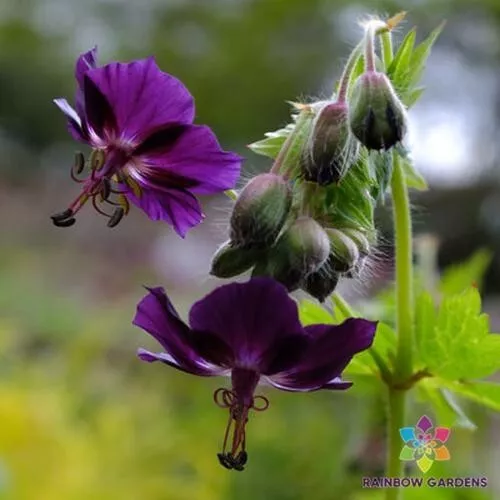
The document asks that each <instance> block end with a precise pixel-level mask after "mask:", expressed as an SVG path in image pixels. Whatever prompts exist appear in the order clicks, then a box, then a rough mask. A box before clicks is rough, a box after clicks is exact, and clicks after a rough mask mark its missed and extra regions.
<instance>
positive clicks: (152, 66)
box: [52, 48, 242, 236]
mask: <svg viewBox="0 0 500 500" xmlns="http://www.w3.org/2000/svg"><path fill="white" fill-rule="evenodd" d="M96 56H97V48H94V49H92V50H90V51H89V52H86V53H85V54H82V55H81V56H80V57H79V58H78V60H77V63H76V72H75V76H76V80H77V83H78V89H77V93H76V110H75V109H73V108H72V107H71V106H70V105H69V104H68V102H67V101H66V99H55V101H54V102H55V103H56V104H57V106H58V107H59V109H60V110H61V111H62V112H63V113H64V114H65V115H66V117H67V118H68V128H69V132H70V133H71V135H72V136H73V137H74V138H75V139H76V140H78V141H80V142H83V143H85V144H88V145H90V146H91V147H92V149H93V150H92V154H91V155H90V158H89V161H88V163H87V167H88V170H89V175H88V177H87V178H86V179H84V180H80V179H77V178H76V175H75V174H81V173H82V172H83V170H84V168H85V166H86V164H85V159H84V157H83V155H82V154H81V153H77V155H76V161H75V166H74V167H73V170H72V177H73V178H74V179H75V180H77V181H78V182H81V183H82V185H83V189H82V192H81V194H80V195H79V196H78V197H77V198H76V200H75V201H74V202H73V203H72V204H71V205H70V206H69V208H68V209H67V210H65V211H64V212H62V213H60V214H57V215H54V216H53V217H52V219H53V221H54V224H56V225H57V226H70V225H72V224H74V222H75V219H74V216H75V214H76V213H77V212H78V211H79V210H80V208H81V207H82V206H83V205H84V204H85V202H86V201H87V200H89V199H90V200H92V203H93V205H94V207H95V208H96V210H97V211H98V212H100V213H102V214H104V215H107V216H108V217H110V220H109V223H108V225H110V226H111V227H113V226H115V225H116V224H117V223H118V222H119V221H120V219H121V218H122V217H123V215H125V214H127V212H128V210H129V201H131V202H132V203H135V204H136V205H138V206H139V207H140V208H142V209H143V210H144V211H145V212H146V214H147V215H148V216H149V217H150V218H151V219H153V220H164V221H166V222H168V223H169V224H171V225H172V226H173V227H174V229H175V230H176V231H177V233H178V234H179V235H181V236H184V235H185V234H186V232H187V230H188V229H190V228H191V227H193V226H195V225H197V224H198V223H200V222H201V220H202V219H203V214H202V211H201V208H200V205H199V203H198V200H197V199H196V197H195V196H194V195H195V194H212V193H218V192H221V191H224V190H226V189H230V188H232V187H234V185H235V183H236V181H237V179H238V176H239V172H240V166H241V161H242V159H241V158H240V157H239V156H238V155H236V154H233V153H229V152H225V151H223V150H222V149H221V148H220V146H219V143H218V142H217V139H216V137H215V135H214V134H213V133H212V131H211V130H210V129H209V128H208V127H206V126H200V125H193V119H194V114H195V113H194V102H193V97H192V96H191V94H190V93H189V92H188V90H187V89H186V87H184V85H183V84H182V83H181V82H180V81H179V80H177V79H176V78H174V77H173V76H171V75H169V74H167V73H164V72H163V71H161V70H160V69H159V68H158V66H157V64H156V62H155V60H154V58H153V57H150V58H147V59H141V60H138V61H133V62H131V63H118V62H112V63H110V64H107V65H106V66H102V67H97V64H96ZM103 203H107V204H108V205H110V206H111V207H112V208H113V212H112V213H111V214H109V213H106V211H104V210H103V209H102V204H103ZM99 205H101V206H99Z"/></svg>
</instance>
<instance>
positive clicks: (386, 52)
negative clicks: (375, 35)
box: [380, 31, 393, 71]
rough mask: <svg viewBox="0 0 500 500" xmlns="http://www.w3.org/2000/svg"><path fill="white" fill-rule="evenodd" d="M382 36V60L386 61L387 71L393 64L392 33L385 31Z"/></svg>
mask: <svg viewBox="0 0 500 500" xmlns="http://www.w3.org/2000/svg"><path fill="white" fill-rule="evenodd" d="M380 38H381V40H382V61H383V63H384V68H385V69H386V71H387V68H388V67H389V66H390V65H391V62H392V59H393V56H392V35H391V32H390V31H384V32H383V33H382V34H381V35H380Z"/></svg>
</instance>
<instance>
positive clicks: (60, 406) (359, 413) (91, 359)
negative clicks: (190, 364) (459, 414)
mask: <svg viewBox="0 0 500 500" xmlns="http://www.w3.org/2000/svg"><path fill="white" fill-rule="evenodd" d="M40 258H42V257H41V256H40V255H39V254H35V255H32V254H30V253H29V252H24V253H19V252H16V251H9V252H7V251H5V252H4V253H3V255H2V259H1V260H0V308H1V310H2V311H8V312H7V314H5V315H2V318H1V319H0V424H1V425H0V499H1V500H88V499H97V500H99V499H103V500H104V499H106V500H113V499H117V500H118V499H119V500H140V499H143V498H147V499H151V500H193V499H196V500H215V499H238V500H247V499H248V500H250V499H255V498H259V499H260V498H263V499H272V500H295V499H297V500H298V499H303V498H304V499H305V498H314V499H317V500H331V499H336V498H338V499H349V498H352V499H361V498H362V499H374V500H376V499H377V498H379V496H378V495H379V493H377V492H376V491H360V484H361V476H363V475H377V474H380V473H381V470H380V466H381V465H382V463H381V462H380V456H383V451H382V450H381V449H380V445H378V450H377V446H375V447H372V448H367V443H369V442H373V443H377V442H378V443H381V442H382V440H383V425H381V424H383V422H382V420H381V416H382V402H381V401H380V394H379V392H378V389H377V387H376V386H372V385H365V384H361V383H359V384H357V385H355V387H354V388H353V389H351V390H350V391H348V392H346V393H340V394H338V393H328V392H319V393H314V394H289V393H280V392H279V391H275V390H272V389H269V388H262V391H263V392H264V393H265V394H266V395H267V397H269V399H270V401H271V406H270V408H269V409H268V410H267V411H266V412H263V413H260V414H253V415H251V420H250V422H249V426H248V450H249V455H250V457H249V463H248V467H247V469H246V470H245V472H243V473H236V472H232V471H227V470H225V469H223V468H222V467H221V466H220V465H219V464H218V461H217V458H216V453H217V452H218V451H219V447H220V445H221V441H222V437H223V432H224V427H225V424H226V420H227V415H226V413H225V411H224V410H222V409H220V408H218V407H217V406H216V405H215V404H214V403H213V401H212V394H213V391H214V389H216V388H217V387H219V386H221V385H224V384H227V382H228V381H227V380H225V379H205V378H196V377H192V376H189V375H186V374H183V373H179V372H176V371H175V370H173V369H170V368H167V367H165V366H163V365H159V364H155V365H149V364H146V363H141V362H140V361H139V360H137V359H136V357H135V349H136V347H137V346H139V345H143V346H146V347H148V348H156V346H155V344H154V342H153V341H152V340H151V339H149V338H148V336H147V335H146V334H145V333H144V332H142V331H140V330H138V329H136V328H134V327H132V326H131V323H130V321H131V318H132V316H133V312H134V308H135V303H136V301H137V299H138V298H139V297H140V296H141V294H142V293H143V291H142V290H141V289H140V288H138V289H137V293H136V294H135V295H134V296H133V297H132V296H131V297H128V296H126V297H125V298H121V299H119V300H115V301H106V302H101V301H92V300H88V298H87V299H84V298H81V300H75V299H76V298H75V297H71V294H65V295H64V296H62V295H61V294H60V292H58V291H57V289H56V287H54V285H53V284H52V283H51V281H50V280H49V279H48V278H49V276H50V275H51V267H50V266H48V267H47V269H45V270H43V268H39V272H37V273H34V272H32V270H33V267H34V263H35V262H37V261H38V259H40ZM44 258H47V262H49V258H48V257H47V256H46V257H44ZM131 289H132V290H133V289H134V287H133V286H131ZM71 299H73V300H71ZM174 299H175V291H174ZM185 305H187V304H185ZM484 428H485V429H486V428H487V426H486V427H484ZM464 436H465V437H464V438H460V437H459V435H458V433H457V436H456V437H454V439H455V441H454V442H453V441H452V442H451V443H450V449H451V452H452V456H453V459H454V461H453V464H452V469H451V473H453V474H460V472H461V473H462V474H463V475H464V474H469V475H470V474H471V473H472V472H471V471H473V470H474V468H473V466H472V465H471V463H472V462H474V461H476V462H477V457H478V455H480V454H481V450H482V449H484V448H483V447H482V446H483V445H481V443H482V442H483V441H484V440H485V439H484V436H483V437H481V434H475V435H473V436H472V435H471V434H470V433H465V434H464ZM461 449H462V450H463V453H461V452H460V450H461ZM379 455H380V456H379ZM378 456H379V457H378ZM377 457H378V458H377ZM483 461H486V462H487V460H483ZM478 463H479V464H480V462H478ZM354 464H357V466H355V467H354V466H353V465H354ZM476 466H477V464H476ZM453 467H454V468H453ZM480 467H481V465H479V470H480V471H481V472H482V473H486V472H487V471H486V469H481V468H480ZM444 472H447V473H448V474H449V473H450V470H445V471H444ZM417 493H419V492H417ZM420 493H421V492H420ZM431 493H432V492H429V494H428V497H429V498H434V497H431V496H430V495H431ZM358 494H360V495H362V496H358ZM440 495H441V496H436V497H435V498H448V497H445V496H442V494H441V493H440ZM409 498H413V496H412V497H409ZM415 498H419V497H418V496H417V497H415ZM449 498H459V497H449ZM460 498H464V499H476V498H492V497H488V496H487V495H486V496H483V494H482V493H481V492H466V496H463V497H460Z"/></svg>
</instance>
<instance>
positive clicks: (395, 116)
mask: <svg viewBox="0 0 500 500" xmlns="http://www.w3.org/2000/svg"><path fill="white" fill-rule="evenodd" d="M349 122H350V126H351V130H352V132H353V134H354V135H355V136H356V137H357V138H358V139H359V140H360V141H361V142H362V143H363V144H364V145H365V146H366V147H367V148H368V149H375V150H380V149H386V150H387V149H390V148H391V147H392V146H394V145H395V144H396V143H398V142H400V141H401V140H402V139H403V136H404V135H405V132H406V111H405V108H404V106H403V104H402V103H401V101H400V100H399V98H398V96H397V95H396V92H395V91H394V88H393V86H392V84H391V82H390V80H389V78H387V76H386V75H385V74H384V73H379V72H375V71H367V72H366V73H364V74H362V75H361V76H360V77H359V78H358V79H357V80H356V83H355V84H354V87H353V90H352V96H351V99H350V101H349Z"/></svg>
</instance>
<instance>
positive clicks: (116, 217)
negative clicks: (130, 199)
mask: <svg viewBox="0 0 500 500" xmlns="http://www.w3.org/2000/svg"><path fill="white" fill-rule="evenodd" d="M124 215H125V210H123V208H122V207H117V208H115V211H114V212H113V215H112V216H111V218H110V219H109V221H108V227H115V226H117V225H118V223H119V222H120V221H121V220H122V219H123V216H124Z"/></svg>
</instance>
